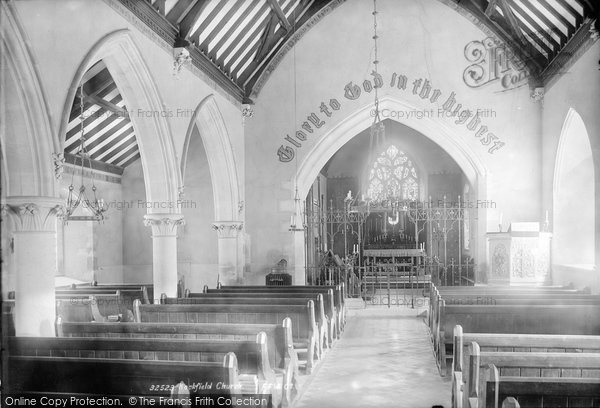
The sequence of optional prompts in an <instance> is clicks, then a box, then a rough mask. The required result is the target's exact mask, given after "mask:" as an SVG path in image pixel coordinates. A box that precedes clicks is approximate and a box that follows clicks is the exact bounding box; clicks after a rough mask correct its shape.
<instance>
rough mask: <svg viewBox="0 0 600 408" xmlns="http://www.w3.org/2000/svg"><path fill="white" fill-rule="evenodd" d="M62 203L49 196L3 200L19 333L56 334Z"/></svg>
mask: <svg viewBox="0 0 600 408" xmlns="http://www.w3.org/2000/svg"><path fill="white" fill-rule="evenodd" d="M62 204H63V203H62V201H61V200H60V199H57V198H50V197H8V198H7V199H6V202H5V203H3V204H2V218H3V219H4V220H6V219H7V218H10V220H11V231H12V232H11V235H12V239H13V248H14V261H15V270H16V274H17V276H16V290H15V310H14V321H15V332H16V335H17V336H32V337H43V336H48V337H53V336H54V335H55V330H54V329H55V323H56V322H55V321H56V305H55V296H54V277H55V276H56V263H57V241H56V223H57V216H60V215H62V213H63V208H64V207H63V206H62Z"/></svg>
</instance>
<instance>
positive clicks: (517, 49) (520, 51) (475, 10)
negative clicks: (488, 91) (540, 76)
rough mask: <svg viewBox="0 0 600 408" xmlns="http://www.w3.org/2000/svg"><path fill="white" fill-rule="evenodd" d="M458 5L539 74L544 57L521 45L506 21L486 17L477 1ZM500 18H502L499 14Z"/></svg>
mask: <svg viewBox="0 0 600 408" xmlns="http://www.w3.org/2000/svg"><path fill="white" fill-rule="evenodd" d="M478 3H479V4H478ZM458 5H459V7H462V8H463V9H465V10H467V11H468V12H469V13H471V14H472V15H473V16H474V17H476V18H477V19H479V21H481V22H482V23H484V24H485V25H487V26H488V28H490V29H491V30H492V31H493V32H494V33H495V34H496V35H497V36H498V38H499V39H501V40H502V41H503V42H504V43H505V44H506V45H507V46H509V47H510V48H511V50H512V51H513V53H514V54H515V55H516V56H517V57H518V58H520V59H521V60H522V61H523V62H525V64H526V65H527V66H528V68H529V70H530V71H531V72H532V73H535V72H539V71H540V70H541V69H542V65H541V63H540V61H539V59H540V58H543V56H542V55H541V54H540V53H539V52H537V50H533V49H532V48H531V47H523V44H520V43H519V42H518V41H516V40H515V38H514V36H513V34H512V32H511V28H510V27H509V26H508V23H507V22H506V21H505V20H504V19H502V18H495V19H491V18H488V17H486V15H485V13H484V10H483V9H482V5H481V3H480V2H477V1H476V0H468V1H462V2H460V3H458ZM498 17H500V15H499V14H498ZM533 51H535V52H533Z"/></svg>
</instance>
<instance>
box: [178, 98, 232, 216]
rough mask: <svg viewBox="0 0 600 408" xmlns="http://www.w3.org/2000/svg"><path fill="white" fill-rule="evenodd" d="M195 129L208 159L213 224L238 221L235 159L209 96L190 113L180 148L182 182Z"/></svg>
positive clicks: (227, 136) (216, 106) (217, 109)
mask: <svg viewBox="0 0 600 408" xmlns="http://www.w3.org/2000/svg"><path fill="white" fill-rule="evenodd" d="M194 127H197V128H198V132H199V134H200V137H201V138H202V143H203V145H204V149H205V151H206V156H207V158H208V165H209V168H210V178H211V183H212V188H213V197H214V209H215V221H217V222H220V221H233V220H238V218H239V204H240V192H239V182H238V177H237V171H236V165H235V157H234V155H233V148H232V146H231V142H230V140H229V134H228V132H227V127H226V125H225V121H224V120H223V116H222V115H221V111H220V110H219V106H218V105H217V102H216V100H215V97H214V96H213V95H209V96H207V97H206V98H204V99H203V100H202V101H201V102H200V103H199V104H198V106H197V107H196V109H195V110H194V114H193V115H192V120H191V121H190V124H189V127H188V131H187V133H186V137H185V142H184V145H183V153H182V155H181V174H182V178H183V179H185V170H186V165H187V160H188V149H189V144H190V139H191V138H192V137H193V130H194Z"/></svg>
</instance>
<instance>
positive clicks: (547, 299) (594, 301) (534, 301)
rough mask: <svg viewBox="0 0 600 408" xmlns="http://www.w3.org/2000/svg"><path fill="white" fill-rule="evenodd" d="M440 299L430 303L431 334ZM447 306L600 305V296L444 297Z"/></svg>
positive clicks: (434, 325) (485, 295) (464, 295)
mask: <svg viewBox="0 0 600 408" xmlns="http://www.w3.org/2000/svg"><path fill="white" fill-rule="evenodd" d="M439 299H441V297H439V298H435V297H434V298H432V301H431V302H430V305H429V306H430V318H429V327H430V332H431V333H433V332H434V327H436V325H437V324H438V314H437V311H438V310H439V306H438V302H439ZM443 299H444V302H445V305H446V306H449V305H488V306H490V305H496V306H502V305H531V306H534V305H600V296H591V295H581V294H554V295H549V294H538V293H532V294H528V295H523V294H519V293H507V294H504V293H503V294H484V295H480V294H476V293H473V294H467V293H465V294H461V295H451V296H448V295H444V297H443Z"/></svg>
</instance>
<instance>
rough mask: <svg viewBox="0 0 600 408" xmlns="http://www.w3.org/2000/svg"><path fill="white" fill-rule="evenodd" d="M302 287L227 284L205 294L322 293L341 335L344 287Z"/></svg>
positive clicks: (206, 291) (272, 294) (343, 316)
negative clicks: (222, 287)
mask: <svg viewBox="0 0 600 408" xmlns="http://www.w3.org/2000/svg"><path fill="white" fill-rule="evenodd" d="M268 288H275V289H268ZM279 288H292V289H287V290H286V289H281V290H277V289H279ZM302 288H306V287H305V286H250V287H246V286H227V287H224V289H208V288H205V290H204V293H205V294H209V295H215V294H219V295H223V296H227V295H230V296H234V295H236V294H237V295H240V294H244V293H248V294H254V295H261V296H268V295H271V296H275V297H291V296H296V297H301V296H303V295H304V296H307V295H315V294H318V293H320V294H322V295H323V299H324V302H325V314H326V316H327V317H328V318H329V319H332V321H333V322H334V324H335V332H334V333H336V337H339V335H340V333H341V332H342V331H343V329H344V324H345V321H346V318H345V305H344V302H343V301H342V300H343V297H341V293H342V288H341V287H337V288H336V289H333V288H332V287H324V286H318V287H308V289H302ZM196 296H200V294H197V293H190V294H189V297H196Z"/></svg>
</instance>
